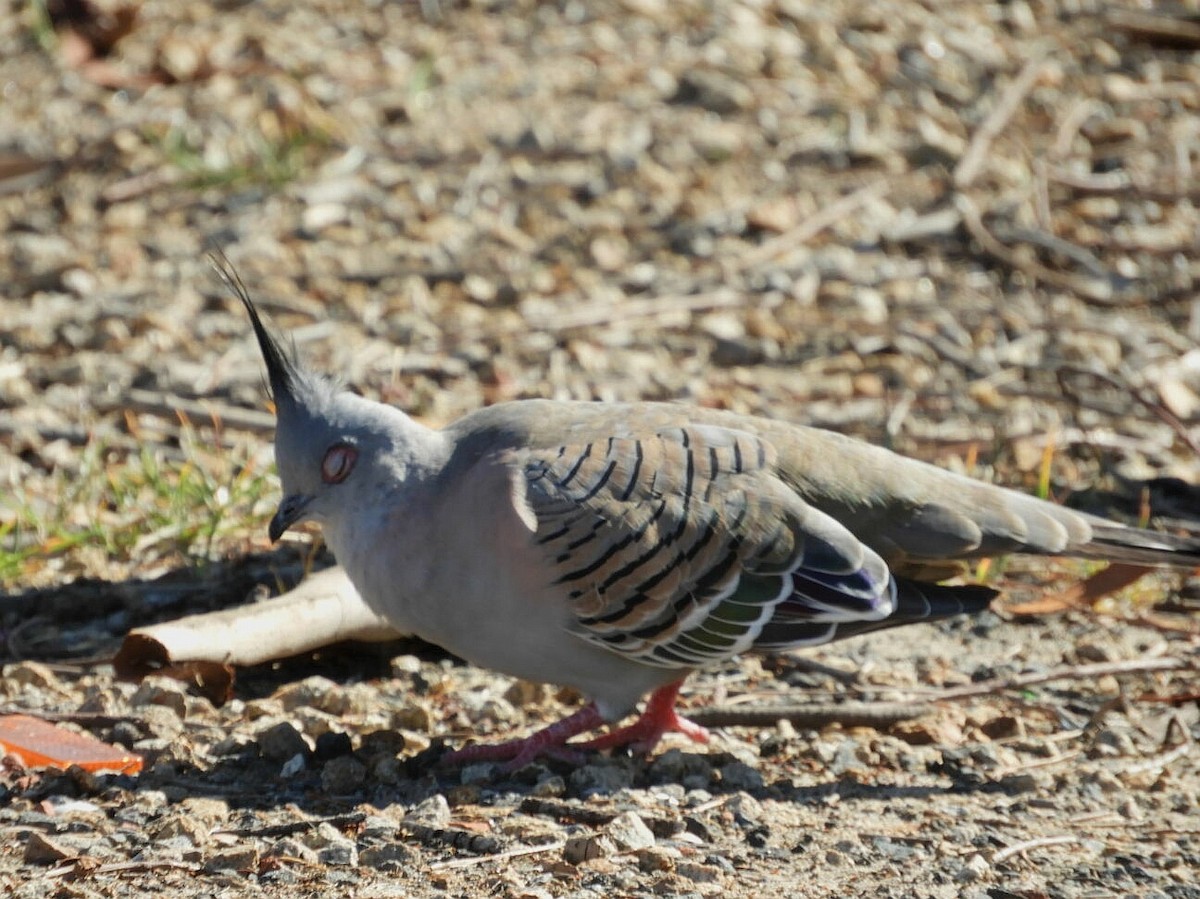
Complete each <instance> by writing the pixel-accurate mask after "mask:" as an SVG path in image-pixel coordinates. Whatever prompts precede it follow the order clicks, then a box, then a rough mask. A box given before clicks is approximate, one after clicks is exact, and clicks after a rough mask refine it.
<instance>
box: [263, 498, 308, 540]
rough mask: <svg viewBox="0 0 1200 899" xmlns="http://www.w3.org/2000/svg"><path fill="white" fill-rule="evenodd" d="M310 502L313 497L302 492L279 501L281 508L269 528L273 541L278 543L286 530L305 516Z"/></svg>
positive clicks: (268, 531) (268, 532)
mask: <svg viewBox="0 0 1200 899" xmlns="http://www.w3.org/2000/svg"><path fill="white" fill-rule="evenodd" d="M310 502H312V497H311V496H305V495H304V494H302V493H293V494H292V495H291V496H285V497H284V498H283V500H282V501H281V502H280V503H279V509H278V510H277V511H276V512H275V517H274V518H272V519H271V524H270V526H269V527H268V528H267V534H268V536H270V538H271V542H272V543H278V542H279V538H280V537H282V536H283V532H284V531H286V530H287V529H288V528H290V527H291V526H292V525H294V524H295V523H296V522H298V521H300V520H301V519H302V518H304V515H305V513H306V512H307V511H308V504H309V503H310Z"/></svg>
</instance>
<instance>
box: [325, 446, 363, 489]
mask: <svg viewBox="0 0 1200 899" xmlns="http://www.w3.org/2000/svg"><path fill="white" fill-rule="evenodd" d="M357 461H358V450H356V449H355V448H354V447H352V446H351V445H350V444H348V443H335V444H334V445H333V446H331V447H330V448H329V449H328V450H326V451H325V458H324V459H322V460H321V480H322V481H324V482H325V483H326V484H340V483H341V482H342V481H344V480H346V478H348V477H350V472H352V471H353V470H354V463H355V462H357Z"/></svg>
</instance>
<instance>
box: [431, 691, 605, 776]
mask: <svg viewBox="0 0 1200 899" xmlns="http://www.w3.org/2000/svg"><path fill="white" fill-rule="evenodd" d="M602 724H604V718H602V717H601V715H600V712H599V711H597V710H596V706H595V705H594V704H593V703H590V702H589V703H588V704H587V705H585V706H584V707H583V708H582V709H580V710H579V711H578V712H575V713H574V714H573V715H568V716H567V717H566V718H563V719H562V720H561V721H555V722H554V723H553V724H551V725H550V726H549V727H544V728H542V729H541V730H539V731H537V732H536V733H534V734H531V735H530V736H528V737H525V738H524V739H523V740H508V741H506V742H504V743H480V744H478V745H475V746H467V747H465V748H463V749H459V750H456V751H455V752H448V753H446V754H445V755H443V756H442V758H441V761H440V764H443V765H469V764H471V763H472V762H504V763H505V765H504V767H505V769H506V770H508V771H517V770H519V769H521V768H523V767H525V766H526V765H528V764H529V763H530V762H532V761H533V760H534V759H536V758H538V757H539V756H543V755H545V756H551V757H556V758H564V759H568V760H570V761H574V762H578V761H579V760H580V758H581V757H582V756H581V754H580V753H577V752H574V751H572V750H571V749H570V748H569V747H567V746H566V745H565V744H566V742H567V740H569V739H571V737H577V736H579V735H580V734H582V733H587V732H588V731H589V730H595V729H596V728H597V727H600V726H601V725H602Z"/></svg>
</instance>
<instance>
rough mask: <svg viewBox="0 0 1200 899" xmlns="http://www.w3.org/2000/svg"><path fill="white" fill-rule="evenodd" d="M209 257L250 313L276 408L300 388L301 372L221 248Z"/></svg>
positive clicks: (222, 278) (293, 395)
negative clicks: (267, 325)
mask: <svg viewBox="0 0 1200 899" xmlns="http://www.w3.org/2000/svg"><path fill="white" fill-rule="evenodd" d="M208 258H209V260H210V261H211V262H212V265H213V268H215V269H216V270H217V274H218V275H219V276H220V278H221V280H222V281H223V282H224V283H225V286H226V287H228V288H229V289H230V290H232V291H233V292H234V293H235V294H237V298H238V299H239V300H241V301H242V305H243V306H245V307H246V311H247V312H249V313H250V323H251V324H252V325H253V326H254V336H255V337H257V338H258V346H259V349H261V350H262V354H263V360H264V361H265V362H266V363H267V377H268V379H269V381H270V384H271V398H272V399H273V400H274V401H275V405H276V407H277V408H278V406H279V405H280V403H282V402H287V401H290V400H292V399H294V398H295V397H296V396H297V394H298V393H299V392H300V390H301V389H302V385H303V381H304V378H303V375H302V373H301V371H300V369H299V367H298V365H297V364H296V361H295V359H294V358H293V356H294V353H293V354H292V355H289V354H288V353H287V352H285V351H284V349H283V347H282V346H281V345H280V343H279V341H278V340H276V339H275V337H274V336H273V335H272V334H271V332H270V331H268V330H267V327H266V325H264V324H263V320H262V317H261V316H260V315H259V314H258V309H256V308H255V306H254V302H253V300H251V299H250V292H249V291H248V290H247V289H246V285H245V283H244V282H243V281H242V278H241V276H240V275H239V274H238V273H237V270H236V269H235V268H234V267H233V263H231V262H230V261H229V257H228V256H226V255H225V254H224V253H223V252H221V251H220V250H214V251H213V252H211V253H209V256H208Z"/></svg>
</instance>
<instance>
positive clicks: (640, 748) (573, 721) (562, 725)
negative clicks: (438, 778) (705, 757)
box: [439, 680, 708, 774]
mask: <svg viewBox="0 0 1200 899" xmlns="http://www.w3.org/2000/svg"><path fill="white" fill-rule="evenodd" d="M682 686H683V681H682V680H680V681H676V682H675V683H673V684H667V685H666V686H665V687H659V688H658V689H657V690H655V691H654V692H653V693H651V694H650V698H649V699H648V700H646V708H645V709H644V710H643V711H642V714H641V715H640V716H638V719H637V720H636V721H634V722H633V723H632V724H629V725H626V726H625V727H618V728H617V729H616V730H613V731H610V732H609V733H607V734H604V735H603V736H599V737H595V738H593V739H591V740H585V741H584V742H582V743H567V741H568V740H570V739H571V738H572V737H577V736H579V735H580V734H583V733H587V732H588V731H590V730H596V728H598V727H601V726H602V725H604V724H605V723H606V722H605V720H604V716H602V715H601V714H600V711H599V710H598V709H597V708H596V706H595V704H594V703H589V704H588V705H586V706H584V707H583V708H582V709H580V710H579V711H578V712H575V714H573V715H568V716H567V717H566V718H563V719H562V720H561V721H556V722H555V723H554V724H551V725H550V726H549V727H544V728H542V729H541V730H539V731H537V733H534V734H531V735H530V736H528V737H525V738H524V739H523V740H508V741H506V742H504V743H481V744H478V745H475V746H467V747H464V748H463V749H458V750H455V751H453V752H448V753H446V754H445V755H443V756H442V757H441V759H440V760H439V764H441V765H444V766H446V767H461V766H462V765H469V764H472V763H474V762H501V763H502V766H501V767H502V769H503V770H504V771H505V772H506V773H509V774H511V773H512V772H514V771H519V770H520V769H521V768H524V767H525V766H526V765H528V764H529V763H531V762H533V761H536V760H537V759H539V758H551V759H557V760H559V761H563V762H566V763H567V764H570V765H579V764H582V763H583V761H584V760H585V759H586V758H587V752H588V751H595V750H601V749H616V748H619V747H624V746H628V747H629V748H630V749H631V750H632V751H633V752H636V753H647V752H650V750H652V749H653V748H654V747H655V746H657V745H658V741H659V740H661V739H662V738H663V735H664V734H668V733H681V734H684V735H685V736H687V737H690V738H691V739H692V740H695V741H696V742H697V743H707V742H708V731H707V730H705V729H704V728H703V727H701V726H700V725H699V724H695V723H693V722H691V721H688V720H687V719H686V718H684V717H683V716H682V715H680V714H679V713H678V712H676V711H675V700H676V699H677V698H678V696H679V688H680V687H682Z"/></svg>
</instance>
